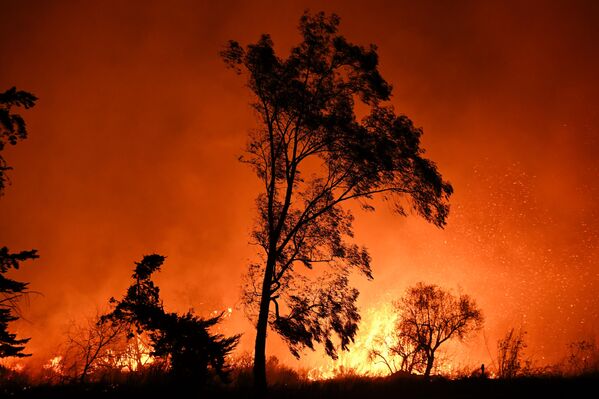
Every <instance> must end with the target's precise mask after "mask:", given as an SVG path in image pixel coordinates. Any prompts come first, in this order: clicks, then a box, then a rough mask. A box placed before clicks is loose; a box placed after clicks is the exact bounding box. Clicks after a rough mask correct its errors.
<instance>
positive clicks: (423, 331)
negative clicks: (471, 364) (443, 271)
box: [395, 283, 483, 378]
mask: <svg viewBox="0 0 599 399" xmlns="http://www.w3.org/2000/svg"><path fill="white" fill-rule="evenodd" d="M395 306H396V308H397V309H398V311H399V312H400V315H399V318H398V322H397V326H396V329H395V332H396V336H397V337H398V339H399V340H400V341H403V342H408V343H411V345H412V347H414V348H416V352H417V353H420V354H422V356H423V358H424V363H425V368H424V376H425V377H427V378H428V377H429V376H430V373H431V370H432V369H433V366H434V362H435V354H436V352H437V350H438V349H439V347H440V346H441V345H442V344H443V343H445V342H447V341H448V340H450V339H452V338H458V339H463V338H464V337H465V336H466V335H468V334H469V333H471V332H472V331H475V330H477V329H479V328H480V327H481V326H482V323H483V316H482V313H481V311H480V309H478V307H477V306H476V303H475V302H474V300H473V299H472V298H470V297H469V296H468V295H465V294H461V295H459V297H456V296H454V295H453V294H451V293H450V292H449V291H445V290H443V289H442V288H441V287H439V286H437V285H434V284H424V283H418V284H416V285H415V286H414V287H411V288H409V289H408V290H407V292H406V295H405V296H404V297H403V298H402V299H401V300H400V301H399V302H397V303H396V304H395Z"/></svg>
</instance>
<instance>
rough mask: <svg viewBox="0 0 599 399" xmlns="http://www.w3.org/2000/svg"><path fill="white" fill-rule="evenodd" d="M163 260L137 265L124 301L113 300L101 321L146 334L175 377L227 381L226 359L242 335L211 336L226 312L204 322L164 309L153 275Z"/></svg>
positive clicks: (150, 257) (150, 258)
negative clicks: (210, 375)
mask: <svg viewBox="0 0 599 399" xmlns="http://www.w3.org/2000/svg"><path fill="white" fill-rule="evenodd" d="M164 259H165V258H164V256H161V255H156V254H154V255H148V256H144V258H143V259H142V261H141V262H139V263H136V267H135V271H134V273H133V276H132V277H133V280H134V283H133V284H132V285H131V286H130V287H129V288H128V289H127V294H126V295H125V297H124V298H123V299H122V300H120V301H118V300H116V299H114V298H111V300H110V302H111V303H112V304H113V305H114V306H115V307H114V310H113V311H112V312H111V313H109V314H108V315H105V316H103V318H102V319H101V322H107V321H112V322H114V323H124V324H126V325H129V326H131V328H132V330H131V332H130V334H131V336H132V335H133V333H134V332H137V333H143V332H146V333H147V334H148V335H149V338H150V344H151V346H152V349H153V351H152V355H153V356H156V357H159V358H163V359H165V360H166V361H167V362H168V363H169V365H170V371H171V373H172V375H173V376H174V377H176V378H178V379H181V380H192V379H193V380H194V381H197V382H202V381H204V380H205V379H206V378H208V376H209V374H210V372H214V373H215V374H217V375H218V376H219V377H220V378H221V379H223V380H226V379H227V375H228V367H227V363H226V356H227V355H228V354H229V353H230V352H231V351H232V350H233V349H234V348H235V346H236V345H237V343H238V341H239V337H240V336H239V335H235V336H232V337H225V336H223V335H222V334H212V333H210V331H209V330H210V329H211V328H212V327H214V326H216V325H217V324H218V323H219V322H220V321H221V320H222V318H223V313H221V314H219V315H217V316H215V317H211V318H208V319H203V318H201V317H198V316H195V315H194V314H193V313H192V312H191V311H189V312H187V313H185V314H183V315H179V314H177V313H171V312H166V311H165V310H164V307H163V305H162V301H161V300H160V295H159V294H160V290H159V288H158V287H157V286H155V285H154V282H153V281H152V274H153V273H155V272H157V271H159V270H160V267H161V266H162V263H163V262H164ZM133 329H134V330H133Z"/></svg>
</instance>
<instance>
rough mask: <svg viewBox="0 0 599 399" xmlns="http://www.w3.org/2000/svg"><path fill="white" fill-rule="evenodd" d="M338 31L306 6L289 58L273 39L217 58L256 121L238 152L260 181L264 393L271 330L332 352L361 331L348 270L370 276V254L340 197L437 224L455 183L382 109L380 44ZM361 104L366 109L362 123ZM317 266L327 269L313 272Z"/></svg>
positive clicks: (409, 126) (231, 48)
mask: <svg viewBox="0 0 599 399" xmlns="http://www.w3.org/2000/svg"><path fill="white" fill-rule="evenodd" d="M338 26H339V17H338V16H336V15H334V14H332V15H325V14H324V13H318V14H309V13H305V14H304V15H303V16H302V17H301V19H300V23H299V31H300V33H301V36H302V41H301V42H300V43H299V44H298V45H297V46H295V47H293V48H292V49H291V52H290V54H289V56H288V57H287V58H281V57H279V56H277V55H276V54H275V50H274V44H273V41H272V39H271V38H270V36H269V35H266V34H265V35H262V36H261V38H260V39H259V40H258V42H257V43H255V44H250V45H248V46H246V47H245V48H244V47H242V46H241V45H240V44H239V43H238V42H236V41H230V42H229V43H228V45H227V47H226V49H225V50H223V51H222V53H221V55H222V57H223V59H224V61H225V62H226V63H227V65H228V66H229V67H231V68H232V69H234V70H235V71H237V72H238V73H245V76H247V84H248V87H249V89H250V90H251V91H252V92H253V94H254V95H255V101H254V102H253V104H252V106H253V108H254V110H255V111H256V113H257V115H258V117H259V122H260V123H259V126H258V127H257V128H256V129H255V130H253V131H252V132H251V133H250V135H249V142H248V145H247V149H246V153H245V155H244V156H243V157H242V158H241V160H242V161H243V162H246V163H248V164H249V165H250V166H251V167H252V169H253V170H254V172H255V173H256V175H257V176H258V178H259V179H260V181H261V183H262V187H263V192H262V193H261V194H259V195H258V198H257V201H256V202H257V208H258V218H257V221H256V224H255V227H254V229H253V233H252V236H253V240H254V241H255V243H256V244H257V245H259V246H260V247H261V248H262V251H261V253H260V261H259V262H256V263H255V264H253V265H251V266H250V272H249V273H248V283H247V284H246V287H247V288H248V291H247V292H246V293H245V295H244V299H245V301H246V303H247V304H248V305H249V308H250V309H253V312H251V313H254V314H256V315H257V319H256V329H257V334H256V343H255V361H254V376H255V383H256V386H257V387H258V389H266V375H265V361H266V356H265V347H266V331H267V327H268V325H270V326H271V328H273V329H274V330H275V331H277V332H278V333H279V334H280V335H281V336H282V337H283V339H284V340H286V341H287V343H288V344H289V346H290V348H291V351H292V353H293V354H295V355H296V356H297V355H299V351H300V350H301V349H302V348H306V347H307V348H313V347H314V344H315V343H322V344H324V347H325V349H326V352H327V354H328V355H329V356H331V357H333V358H335V357H336V356H337V350H338V349H339V348H341V349H347V347H348V345H349V344H350V343H351V342H352V340H353V339H354V337H355V334H356V331H357V325H358V321H359V320H360V316H359V314H358V312H357V308H356V305H355V302H356V299H357V297H358V291H357V290H355V289H353V288H351V287H350V286H349V283H348V276H349V274H350V272H351V271H352V270H357V271H359V272H361V273H362V274H363V275H364V276H366V277H367V278H369V279H371V278H372V275H371V270H370V256H369V254H368V252H367V250H366V249H365V248H360V247H358V246H357V245H355V244H353V243H352V242H351V238H352V237H353V229H352V222H353V216H352V214H351V213H350V212H349V211H348V210H346V209H343V207H342V204H343V203H345V202H347V201H349V200H352V199H355V200H358V201H359V202H360V204H361V205H362V206H363V208H364V209H368V210H372V209H374V208H373V206H372V203H371V202H370V200H371V199H372V198H373V196H374V195H376V194H378V195H380V196H382V198H384V199H385V200H389V201H391V203H392V204H393V205H394V208H395V210H396V211H397V212H398V213H399V214H402V215H405V214H406V212H407V209H408V208H412V209H413V210H414V211H415V212H416V213H417V214H419V215H421V216H422V217H424V218H425V219H426V220H427V221H429V222H432V223H433V224H435V225H436V226H439V227H443V226H444V224H445V220H446V217H447V214H448V211H449V205H448V199H449V196H450V195H451V193H452V187H451V185H450V184H449V183H448V182H446V181H444V180H443V179H442V177H441V175H440V174H439V172H438V171H437V168H436V166H435V164H434V163H433V162H431V161H430V160H428V159H426V158H425V157H424V156H423V154H424V150H423V149H422V148H421V147H420V136H421V135H422V130H421V129H420V128H417V127H415V126H414V124H413V123H412V121H411V120H410V119H409V118H408V117H407V116H405V115H397V114H396V113H395V111H394V109H393V108H392V107H391V106H383V105H381V102H382V101H386V100H389V98H390V96H391V86H390V85H389V84H388V83H387V82H386V81H385V80H384V79H383V77H382V76H381V75H380V73H379V71H378V55H377V51H376V47H375V46H374V45H371V46H370V47H362V46H358V45H355V44H352V43H350V42H348V41H347V39H345V37H343V36H341V35H339V34H338V33H337V31H338ZM358 104H361V105H362V106H363V107H364V109H366V110H367V112H366V116H365V117H364V118H362V120H358V118H357V116H356V106H357V105H358ZM300 265H301V266H303V268H302V267H301V266H300ZM316 265H327V266H329V267H328V268H320V267H319V268H318V269H319V271H320V272H319V273H310V272H309V271H310V270H311V269H313V268H314V267H315V266H316ZM324 269H326V272H325V271H322V270H324ZM311 274H318V276H317V277H316V278H317V282H316V283H313V282H311V281H310V280H309V279H310V278H313V276H311ZM271 305H272V309H273V310H272V312H271ZM335 337H336V338H335ZM335 339H336V340H338V341H339V344H338V345H335V343H334V340H335Z"/></svg>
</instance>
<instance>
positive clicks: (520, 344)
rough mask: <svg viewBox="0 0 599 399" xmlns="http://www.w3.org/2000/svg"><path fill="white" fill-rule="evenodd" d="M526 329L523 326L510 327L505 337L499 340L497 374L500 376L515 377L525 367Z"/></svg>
mask: <svg viewBox="0 0 599 399" xmlns="http://www.w3.org/2000/svg"><path fill="white" fill-rule="evenodd" d="M525 335H526V331H524V330H523V329H522V328H520V329H519V330H517V331H516V329H514V328H512V329H510V330H509V331H508V332H507V333H506V334H505V336H504V337H503V338H501V339H500V340H499V341H497V376H498V377H499V378H514V377H516V376H517V375H518V374H519V373H521V371H522V368H523V365H522V363H523V359H522V356H523V354H524V349H526V346H527V345H526V341H525V340H524V337H525Z"/></svg>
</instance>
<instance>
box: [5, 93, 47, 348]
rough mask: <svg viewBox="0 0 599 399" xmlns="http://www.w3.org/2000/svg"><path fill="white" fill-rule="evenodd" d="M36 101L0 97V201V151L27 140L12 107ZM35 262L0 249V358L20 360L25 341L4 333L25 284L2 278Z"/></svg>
mask: <svg viewBox="0 0 599 399" xmlns="http://www.w3.org/2000/svg"><path fill="white" fill-rule="evenodd" d="M36 100H37V98H36V97H35V96H34V95H32V94H31V93H27V92H25V91H17V89H16V88H14V87H13V88H12V89H10V90H7V91H5V92H4V93H0V197H1V196H2V195H3V194H4V188H5V187H6V182H7V177H6V171H8V170H10V169H11V167H10V166H8V164H7V163H6V160H5V159H4V157H3V155H2V151H3V150H4V148H5V147H6V145H7V144H11V145H15V144H17V142H18V141H19V140H23V139H25V138H26V137H27V129H26V126H25V120H24V119H23V118H22V117H21V115H19V114H15V113H14V112H13V107H23V108H25V109H27V108H31V107H33V106H34V105H35V101H36ZM35 258H38V255H37V251H36V250H35V249H33V250H30V251H21V252H17V253H11V252H10V251H9V249H8V248H7V247H0V358H3V357H11V356H15V357H23V356H29V355H28V354H24V353H23V350H24V349H25V344H26V343H27V342H29V338H23V339H17V337H16V334H12V333H10V332H9V331H8V324H9V323H10V322H11V321H15V320H18V319H19V313H18V311H19V309H18V303H19V299H21V298H22V297H23V295H26V294H27V293H28V290H27V287H28V285H29V284H28V283H24V282H20V281H16V280H13V279H11V278H8V277H6V276H5V273H7V272H8V271H9V270H10V269H18V268H19V265H20V263H21V262H23V261H26V260H29V259H35Z"/></svg>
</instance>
